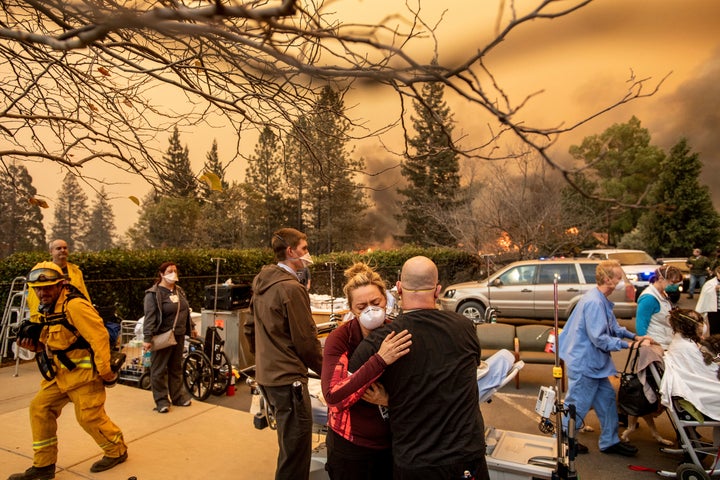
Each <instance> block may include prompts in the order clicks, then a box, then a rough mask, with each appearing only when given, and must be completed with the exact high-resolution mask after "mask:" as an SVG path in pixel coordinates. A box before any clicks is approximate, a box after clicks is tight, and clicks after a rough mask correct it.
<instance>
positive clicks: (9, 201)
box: [0, 164, 46, 258]
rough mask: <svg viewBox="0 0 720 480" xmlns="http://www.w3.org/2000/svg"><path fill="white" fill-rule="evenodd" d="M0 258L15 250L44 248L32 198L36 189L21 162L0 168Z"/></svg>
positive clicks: (28, 250)
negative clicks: (0, 187)
mask: <svg viewBox="0 0 720 480" xmlns="http://www.w3.org/2000/svg"><path fill="white" fill-rule="evenodd" d="M0 182H2V184H3V185H4V187H3V188H2V189H0V258H4V257H7V256H8V255H10V254H12V253H15V252H30V251H45V250H46V248H45V227H44V226H43V223H42V220H43V215H42V211H41V210H40V206H39V205H38V204H37V202H31V201H30V200H31V199H34V198H35V195H36V194H37V190H36V189H35V187H34V186H33V184H32V177H31V176H30V174H29V173H28V171H27V168H25V166H23V165H15V164H10V165H8V166H7V169H3V170H0Z"/></svg>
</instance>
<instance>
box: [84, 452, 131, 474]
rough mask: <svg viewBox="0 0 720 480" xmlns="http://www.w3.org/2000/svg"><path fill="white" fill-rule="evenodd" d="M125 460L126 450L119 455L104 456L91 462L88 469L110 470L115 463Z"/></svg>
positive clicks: (93, 470) (96, 470)
mask: <svg viewBox="0 0 720 480" xmlns="http://www.w3.org/2000/svg"><path fill="white" fill-rule="evenodd" d="M125 460H127V452H125V453H123V454H122V455H120V456H119V457H108V456H104V457H103V458H101V459H100V460H98V461H97V462H95V463H93V464H92V467H90V471H91V472H94V473H97V472H104V471H105V470H110V469H111V468H113V467H114V466H115V465H118V464H120V463H123V462H124V461H125Z"/></svg>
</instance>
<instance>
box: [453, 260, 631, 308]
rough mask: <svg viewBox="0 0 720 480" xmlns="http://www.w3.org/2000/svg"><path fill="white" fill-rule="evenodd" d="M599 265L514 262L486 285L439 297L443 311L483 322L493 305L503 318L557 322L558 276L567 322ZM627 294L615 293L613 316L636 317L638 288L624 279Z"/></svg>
mask: <svg viewBox="0 0 720 480" xmlns="http://www.w3.org/2000/svg"><path fill="white" fill-rule="evenodd" d="M598 263H600V262H598V261H597V260H590V259H562V260H525V261H521V262H515V263H512V264H510V265H508V266H506V267H505V268H502V269H501V270H498V271H497V272H495V273H494V274H492V275H491V276H490V277H489V278H488V279H486V280H483V281H473V282H465V283H458V284H455V285H450V286H449V287H447V288H446V289H445V290H444V292H443V294H442V295H441V296H440V308H441V309H443V310H450V311H454V312H458V313H461V314H463V315H465V316H466V317H468V318H471V319H473V320H477V321H482V319H483V316H484V313H485V309H486V308H487V307H489V306H491V307H493V308H496V309H498V310H499V312H498V316H499V317H504V318H516V317H518V318H535V319H552V318H554V280H555V276H556V275H557V276H558V318H559V319H562V320H566V319H567V318H568V317H569V316H570V313H571V312H572V310H573V308H575V305H577V302H578V301H579V300H580V297H582V296H583V294H584V293H585V292H587V291H588V290H590V289H592V288H593V287H595V286H596V283H595V269H596V268H597V265H598ZM625 283H626V288H625V291H618V292H613V293H612V294H611V295H610V301H612V302H614V303H615V308H614V312H615V316H617V317H619V318H631V317H633V316H634V315H635V309H636V308H637V304H636V303H635V288H634V287H633V286H632V284H631V283H630V282H629V281H627V279H626V282H625Z"/></svg>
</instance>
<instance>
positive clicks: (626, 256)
mask: <svg viewBox="0 0 720 480" xmlns="http://www.w3.org/2000/svg"><path fill="white" fill-rule="evenodd" d="M582 254H583V255H586V256H587V258H592V259H595V260H617V261H618V262H620V265H621V266H622V269H623V271H624V272H625V275H626V276H627V278H628V280H630V283H632V284H633V285H634V286H635V292H636V295H638V296H640V294H641V293H642V291H643V290H645V288H646V287H647V286H648V285H650V282H649V280H650V277H651V276H652V275H653V273H654V272H655V270H657V268H658V263H657V262H656V261H655V259H654V258H652V257H651V256H650V255H648V254H647V252H645V251H643V250H624V249H621V248H603V249H599V250H583V252H582Z"/></svg>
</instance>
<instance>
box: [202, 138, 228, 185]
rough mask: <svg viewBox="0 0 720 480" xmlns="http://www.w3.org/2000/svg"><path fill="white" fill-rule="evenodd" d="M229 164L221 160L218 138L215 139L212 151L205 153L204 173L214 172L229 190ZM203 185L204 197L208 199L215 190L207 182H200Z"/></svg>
mask: <svg viewBox="0 0 720 480" xmlns="http://www.w3.org/2000/svg"><path fill="white" fill-rule="evenodd" d="M226 168H227V166H226V165H223V164H222V163H221V162H220V158H219V156H218V147H217V140H213V143H212V147H210V151H209V152H207V154H206V155H205V164H204V165H203V173H208V172H209V173H213V174H215V175H217V177H218V178H219V179H220V185H221V186H222V189H223V190H227V188H228V187H229V186H230V184H229V183H228V182H227V181H226V180H225V170H226ZM200 185H201V187H202V192H203V197H204V198H206V199H208V198H210V197H211V194H212V193H213V190H212V189H211V188H210V187H209V186H208V185H207V184H205V183H201V184H200Z"/></svg>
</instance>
